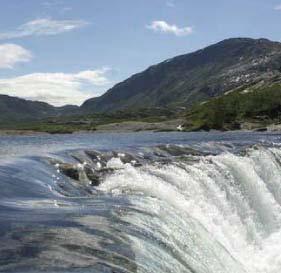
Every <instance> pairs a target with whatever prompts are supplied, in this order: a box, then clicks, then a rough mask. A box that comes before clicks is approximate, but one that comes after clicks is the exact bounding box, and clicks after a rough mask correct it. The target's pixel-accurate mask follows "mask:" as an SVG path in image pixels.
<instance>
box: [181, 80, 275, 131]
mask: <svg viewBox="0 0 281 273" xmlns="http://www.w3.org/2000/svg"><path fill="white" fill-rule="evenodd" d="M280 122H281V84H280V83H274V84H270V85H269V84H262V83H259V84H256V85H254V86H251V87H243V88H239V89H236V90H234V91H232V92H229V93H226V94H225V95H223V96H220V97H217V98H213V99H211V100H209V101H207V102H205V103H201V104H198V105H196V106H194V107H193V108H192V109H191V110H190V111H189V112H188V113H187V114H186V123H185V128H186V129H187V130H189V131H194V130H210V129H216V130H237V129H244V128H245V129H247V126H248V125H249V126H248V127H251V126H252V127H256V128H262V127H266V126H268V125H270V124H278V123H280ZM249 129H251V128H249Z"/></svg>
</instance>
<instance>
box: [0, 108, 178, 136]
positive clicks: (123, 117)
mask: <svg viewBox="0 0 281 273" xmlns="http://www.w3.org/2000/svg"><path fill="white" fill-rule="evenodd" d="M176 115H177V113H176V112H175V111H172V110H168V109H163V108H143V109H140V110H138V111H134V110H126V111H117V112H115V113H108V114H106V113H104V114H101V113H97V114H91V115H79V116H76V115H75V116H58V117H52V118H47V119H43V120H40V121H25V122H23V121H13V122H5V121H3V122H2V123H0V129H4V130H26V131H36V132H47V133H50V134H69V133H73V132H76V131H95V130H96V127H97V126H99V125H103V124H109V123H121V122H124V121H143V122H148V123H152V122H161V121H165V120H169V119H172V118H174V117H176Z"/></svg>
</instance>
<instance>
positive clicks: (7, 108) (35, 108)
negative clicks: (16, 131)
mask: <svg viewBox="0 0 281 273" xmlns="http://www.w3.org/2000/svg"><path fill="white" fill-rule="evenodd" d="M77 109H78V107H77V106H71V105H67V106H64V107H54V106H52V105H49V104H47V103H44V102H37V101H28V100H24V99H20V98H17V97H11V96H7V95H0V122H1V123H6V122H11V121H27V120H28V121H31V120H39V119H43V118H47V117H51V116H60V115H67V114H70V113H73V112H75V111H77Z"/></svg>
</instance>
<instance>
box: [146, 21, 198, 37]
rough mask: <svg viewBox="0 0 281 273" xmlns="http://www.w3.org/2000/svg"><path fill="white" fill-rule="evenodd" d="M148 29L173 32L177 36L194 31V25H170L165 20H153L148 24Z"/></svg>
mask: <svg viewBox="0 0 281 273" xmlns="http://www.w3.org/2000/svg"><path fill="white" fill-rule="evenodd" d="M147 28H148V29H152V30H153V31H155V32H162V33H171V34H174V35H176V36H187V35H190V34H191V33H192V32H193V28H192V27H182V28H180V27H178V26H177V25H170V24H168V23H167V22H165V21H153V22H152V23H151V24H150V25H148V26H147Z"/></svg>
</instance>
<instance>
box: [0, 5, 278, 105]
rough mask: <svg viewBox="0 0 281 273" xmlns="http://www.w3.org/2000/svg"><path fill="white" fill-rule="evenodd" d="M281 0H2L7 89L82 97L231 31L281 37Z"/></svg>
mask: <svg viewBox="0 0 281 273" xmlns="http://www.w3.org/2000/svg"><path fill="white" fill-rule="evenodd" d="M280 25H281V0H212V1H210V0H0V94H6V95H11V96H18V97H21V98H25V99H30V100H40V101H44V102H47V103H50V104H53V105H56V106H61V105H65V104H76V105H80V104H81V103H83V101H85V100H86V99H88V98H91V97H96V96H100V95H101V94H103V93H104V92H105V91H107V90H108V89H109V88H111V87H112V86H114V85H115V84H116V83H118V82H120V81H123V80H125V79H126V78H128V77H129V76H131V75H132V74H135V73H138V72H141V71H142V70H144V69H146V68H147V67H149V66H151V65H153V64H156V63H159V62H161V61H164V60H166V59H169V58H171V57H174V56H177V55H180V54H186V53H189V52H192V51H195V50H197V49H200V48H202V47H205V46H208V45H210V44H213V43H216V42H218V41H220V40H223V39H226V38H231V37H251V38H268V39H271V40H274V41H281V34H280Z"/></svg>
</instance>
